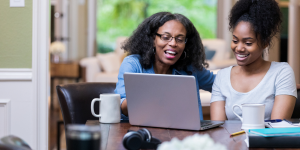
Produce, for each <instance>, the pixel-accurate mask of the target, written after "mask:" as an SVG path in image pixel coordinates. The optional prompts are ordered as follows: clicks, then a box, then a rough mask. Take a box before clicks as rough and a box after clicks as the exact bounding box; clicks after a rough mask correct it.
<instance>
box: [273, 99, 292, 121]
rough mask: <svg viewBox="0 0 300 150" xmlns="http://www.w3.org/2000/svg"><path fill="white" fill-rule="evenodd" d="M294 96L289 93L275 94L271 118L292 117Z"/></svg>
mask: <svg viewBox="0 0 300 150" xmlns="http://www.w3.org/2000/svg"><path fill="white" fill-rule="evenodd" d="M295 103H296V97H294V96H291V95H277V96H275V102H274V105H273V109H272V114H271V119H290V118H291V117H292V114H293V111H294V107H295Z"/></svg>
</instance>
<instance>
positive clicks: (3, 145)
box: [0, 135, 31, 150]
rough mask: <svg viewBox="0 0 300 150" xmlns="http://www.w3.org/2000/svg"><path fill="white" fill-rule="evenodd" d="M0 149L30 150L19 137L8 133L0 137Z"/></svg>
mask: <svg viewBox="0 0 300 150" xmlns="http://www.w3.org/2000/svg"><path fill="white" fill-rule="evenodd" d="M0 150H31V148H30V146H29V145H28V144H27V143H26V142H25V141H24V140H22V139H21V138H19V137H17V136H13V135H9V136H5V137H3V138H1V139H0Z"/></svg>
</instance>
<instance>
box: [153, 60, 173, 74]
mask: <svg viewBox="0 0 300 150" xmlns="http://www.w3.org/2000/svg"><path fill="white" fill-rule="evenodd" d="M153 69H154V72H155V73H156V74H172V70H171V67H170V66H169V65H163V64H161V63H158V62H155V63H154V66H153Z"/></svg>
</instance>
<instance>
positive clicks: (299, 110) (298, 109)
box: [292, 89, 300, 118]
mask: <svg viewBox="0 0 300 150" xmlns="http://www.w3.org/2000/svg"><path fill="white" fill-rule="evenodd" d="M292 118H300V90H299V89H298V90H297V99H296V104H295V107H294V111H293V114H292Z"/></svg>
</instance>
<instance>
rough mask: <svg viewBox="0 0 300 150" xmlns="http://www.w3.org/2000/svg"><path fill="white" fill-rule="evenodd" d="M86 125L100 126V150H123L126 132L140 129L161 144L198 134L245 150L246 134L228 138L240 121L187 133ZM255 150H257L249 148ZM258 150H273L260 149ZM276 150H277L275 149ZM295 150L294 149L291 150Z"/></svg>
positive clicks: (233, 149) (121, 125)
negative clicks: (147, 132)
mask: <svg viewBox="0 0 300 150" xmlns="http://www.w3.org/2000/svg"><path fill="white" fill-rule="evenodd" d="M86 125H100V126H101V136H102V139H101V150H124V149H125V148H124V147H123V145H122V139H123V136H124V135H125V134H126V133H127V130H135V131H137V130H139V129H140V128H146V129H148V130H149V131H150V132H151V133H152V136H154V137H156V138H158V139H160V140H161V141H162V142H164V141H170V140H171V139H172V138H173V137H177V138H178V139H180V140H182V139H183V138H185V137H187V136H190V135H194V134H195V133H198V134H208V135H209V136H210V137H211V138H213V139H214V141H215V142H218V143H221V144H223V145H225V146H226V147H227V149H228V150H247V149H249V148H248V147H247V146H246V143H245V141H244V140H245V138H246V134H242V135H238V136H234V137H230V136H229V135H230V133H233V132H237V131H240V130H241V125H242V124H241V122H240V121H225V124H223V125H222V126H220V127H217V128H213V129H209V130H205V131H187V130H174V129H164V128H150V127H139V126H131V125H130V124H129V123H117V124H102V123H101V124H100V123H99V121H98V120H88V121H87V122H86ZM250 149H255V150H257V148H250ZM259 150H275V149H274V148H269V149H268V148H260V149H259ZM276 150H279V149H278V148H276ZM285 150H287V149H285ZM293 150H295V149H293Z"/></svg>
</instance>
